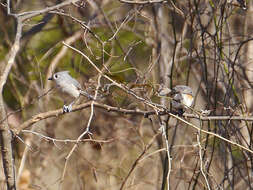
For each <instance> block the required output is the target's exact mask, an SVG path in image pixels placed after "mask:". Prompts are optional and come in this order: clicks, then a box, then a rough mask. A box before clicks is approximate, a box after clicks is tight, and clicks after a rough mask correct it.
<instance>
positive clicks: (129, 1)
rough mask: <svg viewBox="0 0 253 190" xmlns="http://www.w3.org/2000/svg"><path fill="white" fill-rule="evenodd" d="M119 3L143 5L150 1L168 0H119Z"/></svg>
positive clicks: (161, 1)
mask: <svg viewBox="0 0 253 190" xmlns="http://www.w3.org/2000/svg"><path fill="white" fill-rule="evenodd" d="M119 1H120V2H121V3H128V4H137V5H145V4H152V3H167V2H168V0H148V1H131V0H119Z"/></svg>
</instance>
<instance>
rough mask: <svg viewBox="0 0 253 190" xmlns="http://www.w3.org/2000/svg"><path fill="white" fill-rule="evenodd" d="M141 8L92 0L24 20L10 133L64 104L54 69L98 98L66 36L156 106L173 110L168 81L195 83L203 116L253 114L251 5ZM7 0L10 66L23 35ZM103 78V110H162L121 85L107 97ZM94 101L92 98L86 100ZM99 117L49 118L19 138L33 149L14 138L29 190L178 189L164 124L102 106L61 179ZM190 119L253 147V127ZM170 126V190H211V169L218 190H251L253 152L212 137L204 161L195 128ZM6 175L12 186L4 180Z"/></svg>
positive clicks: (3, 44) (38, 4) (10, 97)
mask: <svg viewBox="0 0 253 190" xmlns="http://www.w3.org/2000/svg"><path fill="white" fill-rule="evenodd" d="M61 2H62V1H61V0H40V1H38V0H29V1H28V0H16V1H11V5H12V7H11V11H12V12H15V13H23V12H25V11H36V10H39V9H43V8H46V7H49V6H53V5H56V4H59V3H61ZM139 2H143V1H136V3H135V4H134V3H127V1H124V0H122V1H117V0H100V1H99V0H94V1H93V0H87V1H86V0H83V1H79V2H78V3H75V4H71V5H69V6H66V7H64V8H61V9H59V10H55V11H52V12H50V13H46V14H43V15H39V16H36V17H33V18H32V19H29V20H26V22H25V27H24V28H23V34H22V40H21V42H22V43H21V48H20V51H19V54H18V56H17V57H16V60H15V65H14V66H13V68H12V70H11V73H10V75H9V77H8V81H7V83H6V85H5V88H4V100H5V104H6V108H7V112H8V113H12V112H15V113H14V114H12V115H11V116H10V117H9V118H8V122H9V124H10V126H11V127H12V128H18V127H19V126H20V125H21V124H22V123H23V122H24V121H26V120H28V119H30V118H31V117H32V116H34V115H36V114H38V113H42V112H47V111H51V110H55V109H59V108H62V106H63V103H64V98H63V97H62V96H61V95H59V94H58V93H57V91H56V90H55V89H54V90H53V91H50V92H49V93H47V91H48V90H49V89H50V88H51V87H52V86H53V85H52V84H51V83H50V81H48V80H47V78H48V77H49V76H51V75H52V73H55V72H58V71H63V70H69V71H70V74H71V75H72V76H73V77H74V78H76V79H77V80H78V81H79V82H80V84H81V85H82V87H83V88H84V89H87V91H88V92H89V93H90V94H92V95H94V91H95V89H96V87H97V85H98V74H99V73H98V72H97V71H96V70H95V69H94V67H93V66H92V65H91V64H90V63H89V62H88V61H87V60H86V59H85V58H84V57H83V56H81V55H80V54H78V53H76V52H74V51H72V50H71V49H68V48H66V47H64V45H63V44H62V42H63V41H65V42H67V41H68V43H69V44H70V45H71V46H73V47H75V48H77V49H78V50H80V51H81V52H83V53H84V54H85V55H87V56H88V57H89V58H90V59H91V61H92V62H93V63H94V64H95V65H96V66H98V67H99V68H100V69H101V70H102V71H103V72H104V74H106V75H107V76H109V77H110V78H111V79H113V80H115V81H117V82H119V83H122V84H124V85H126V86H127V87H128V88H129V89H131V90H133V92H134V93H136V94H137V95H138V96H140V97H143V98H145V99H147V100H150V101H153V102H156V103H159V104H163V105H166V106H169V102H168V101H166V100H165V101H164V100H162V99H161V98H159V97H157V96H156V91H157V90H158V88H159V87H160V85H165V86H168V87H171V86H175V85H176V84H185V85H189V86H191V87H192V88H193V91H194V94H195V107H194V109H196V110H197V111H200V110H201V109H202V110H210V111H211V115H229V116H233V115H251V111H252V101H251V100H252V89H251V87H252V85H251V80H252V77H253V76H251V75H252V74H251V72H252V67H253V66H252V60H251V57H252V55H253V54H252V52H251V50H252V47H251V44H252V42H251V41H252V39H251V36H252V30H251V29H252V24H251V19H252V18H251V17H252V9H253V8H252V2H251V1H248V4H247V10H244V7H243V6H242V4H240V2H242V1H226V0H222V1H207V0H205V1H196V0H185V1H164V2H162V1H161V2H162V3H150V2H147V3H145V4H138V3H139ZM5 3H6V2H5V1H1V6H0V25H1V27H0V60H4V58H5V56H6V54H7V53H8V52H9V50H10V47H11V45H12V43H13V41H14V39H15V32H16V29H15V26H16V23H15V20H14V19H13V18H12V17H11V16H9V15H7V11H6V7H5V6H4V5H5ZM82 24H85V25H86V26H87V27H88V28H89V30H90V31H89V30H87V28H85V27H84V26H82ZM101 42H102V43H101ZM64 48H65V50H64ZM101 81H102V84H101V87H100V89H99V93H100V95H101V97H102V98H101V99H99V100H98V102H99V103H101V104H107V105H111V106H115V107H118V108H126V109H131V110H135V109H136V110H138V109H141V110H146V111H151V110H152V109H151V108H150V107H148V106H147V105H145V104H144V103H143V102H141V101H139V100H137V99H135V98H134V97H133V96H131V95H129V93H127V92H126V91H123V90H121V89H119V88H118V87H116V86H112V87H110V89H109V90H108V91H106V90H105V88H106V85H108V84H109V83H110V82H109V81H108V80H107V79H105V78H103V77H102V80H101ZM88 101H89V100H87V99H85V98H84V99H82V100H81V101H80V102H79V103H84V102H88ZM21 108H22V109H21ZM89 116H90V109H89V108H87V109H84V110H81V111H78V112H73V113H68V114H64V115H62V116H58V117H56V118H50V119H46V120H43V121H40V122H38V123H36V124H34V125H33V126H32V127H30V128H29V131H30V132H29V131H22V132H21V134H20V138H22V139H23V142H22V141H20V140H18V139H16V141H15V143H14V149H15V164H16V168H17V175H18V178H17V182H18V186H19V188H20V189H24V190H28V189H40V188H42V189H44V188H45V189H58V188H59V189H60V188H62V189H120V188H122V189H146V190H148V189H166V188H168V184H166V181H167V178H166V175H165V172H164V171H166V167H167V166H168V160H166V152H165V148H166V145H165V141H164V138H163V136H162V135H161V134H160V135H159V133H160V132H159V128H160V124H159V123H160V119H158V118H157V117H156V116H152V117H149V118H145V117H143V116H140V115H137V114H132V115H126V114H124V113H113V112H109V111H107V110H105V109H99V108H95V114H94V117H93V119H92V123H91V133H92V135H86V136H85V137H83V138H82V142H80V143H79V144H78V148H77V149H76V151H75V152H74V153H73V154H72V156H71V158H70V160H69V161H68V165H67V170H66V174H65V177H64V180H63V181H60V179H61V176H62V174H63V170H64V164H65V163H66V162H65V161H66V160H65V157H66V156H67V155H68V153H69V152H70V150H71V148H72V147H73V145H74V143H73V142H69V141H68V140H70V139H72V140H75V139H77V138H78V136H79V135H80V134H82V133H83V132H84V131H85V129H86V125H87V123H88V119H89ZM162 119H164V118H162ZM189 121H190V122H192V123H193V124H195V125H197V126H201V127H203V128H204V129H206V130H209V131H212V132H214V133H217V134H219V135H221V136H223V137H225V138H227V139H230V140H233V141H235V142H237V143H239V144H242V145H244V146H246V147H248V148H249V149H250V148H251V147H252V123H251V122H244V121H229V120H228V121H207V122H200V121H196V120H194V119H192V120H190V119H189ZM168 126H169V129H168V131H167V134H168V139H169V145H170V151H171V158H172V170H171V174H170V187H171V189H208V186H207V183H206V179H205V178H204V176H203V175H201V171H200V163H201V162H203V164H204V165H205V167H204V173H206V177H207V180H208V183H209V185H210V186H211V189H242V188H246V189H252V188H253V184H252V169H253V167H252V164H253V159H252V155H251V154H248V153H246V152H243V151H242V150H240V149H238V148H237V147H236V146H233V145H231V144H229V143H225V142H224V141H221V140H220V139H217V138H214V137H212V136H210V135H205V134H202V136H201V143H202V146H203V149H202V151H203V152H204V153H203V154H202V155H199V147H198V146H196V133H195V132H196V131H194V130H193V129H192V128H190V127H187V126H186V125H185V124H183V123H182V122H179V121H176V120H175V119H170V120H169V125H168ZM32 132H33V133H32ZM157 134H158V135H157ZM43 135H44V136H43ZM155 135H157V137H156V138H155V140H154V141H152V146H151V147H150V148H147V144H148V143H150V142H151V140H152V139H153V138H154V136H155ZM45 136H47V137H49V138H51V139H49V138H47V139H46V138H45ZM52 139H58V140H59V139H61V140H62V141H57V140H52ZM64 140H65V141H64ZM26 145H30V146H26ZM143 151H144V153H145V154H144V156H143V157H142V159H140V160H138V157H139V156H140V155H141V154H142V152H143ZM200 157H201V158H202V160H200ZM167 159H168V158H167ZM136 160H138V161H137V162H136ZM135 162H136V163H135ZM21 163H23V165H22V167H21ZM135 164H137V166H136V168H135V169H134V170H133V173H131V174H130V175H129V178H128V174H129V171H131V168H133V167H134V166H135ZM1 179H2V184H3V183H4V176H3V174H2V175H1ZM124 181H126V184H124Z"/></svg>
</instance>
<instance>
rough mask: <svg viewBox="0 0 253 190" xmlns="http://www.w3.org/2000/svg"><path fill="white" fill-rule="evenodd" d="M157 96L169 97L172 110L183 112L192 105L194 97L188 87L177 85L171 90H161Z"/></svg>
mask: <svg viewBox="0 0 253 190" xmlns="http://www.w3.org/2000/svg"><path fill="white" fill-rule="evenodd" d="M158 95H159V96H170V97H171V98H172V101H171V104H172V107H173V108H176V109H177V110H179V111H180V113H181V112H183V109H184V108H189V107H191V106H192V104H193V100H194V96H193V92H192V89H191V88H190V87H189V86H185V85H177V86H175V87H174V88H172V89H169V88H162V89H160V90H159V92H158Z"/></svg>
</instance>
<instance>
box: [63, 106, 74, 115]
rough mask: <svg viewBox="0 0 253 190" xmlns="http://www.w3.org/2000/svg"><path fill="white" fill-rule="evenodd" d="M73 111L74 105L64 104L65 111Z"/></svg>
mask: <svg viewBox="0 0 253 190" xmlns="http://www.w3.org/2000/svg"><path fill="white" fill-rule="evenodd" d="M71 111H72V105H71V104H70V105H68V106H67V105H63V113H68V112H71Z"/></svg>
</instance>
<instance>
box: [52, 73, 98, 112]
mask: <svg viewBox="0 0 253 190" xmlns="http://www.w3.org/2000/svg"><path fill="white" fill-rule="evenodd" d="M48 80H52V81H54V82H55V84H56V86H57V88H58V89H60V91H61V92H63V93H64V94H67V95H69V96H70V97H72V98H74V101H72V102H71V103H70V104H69V105H64V106H63V113H65V112H71V110H72V105H73V104H74V103H75V102H76V101H77V100H78V98H79V97H80V95H83V96H86V97H88V98H89V99H93V97H92V96H91V95H89V94H88V93H87V92H85V91H83V90H82V88H81V85H80V83H79V82H78V81H77V80H76V79H74V78H72V77H71V76H70V75H69V71H61V72H58V73H55V74H53V75H52V77H50V78H49V79H48Z"/></svg>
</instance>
